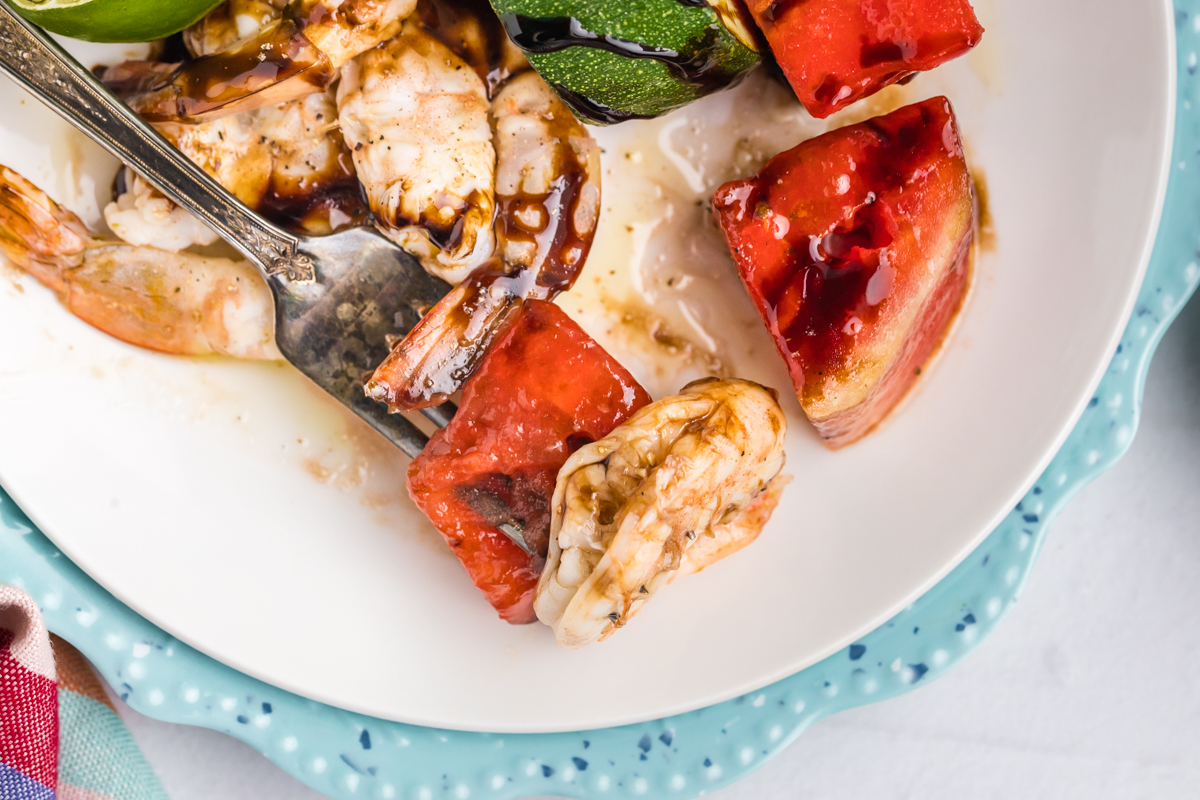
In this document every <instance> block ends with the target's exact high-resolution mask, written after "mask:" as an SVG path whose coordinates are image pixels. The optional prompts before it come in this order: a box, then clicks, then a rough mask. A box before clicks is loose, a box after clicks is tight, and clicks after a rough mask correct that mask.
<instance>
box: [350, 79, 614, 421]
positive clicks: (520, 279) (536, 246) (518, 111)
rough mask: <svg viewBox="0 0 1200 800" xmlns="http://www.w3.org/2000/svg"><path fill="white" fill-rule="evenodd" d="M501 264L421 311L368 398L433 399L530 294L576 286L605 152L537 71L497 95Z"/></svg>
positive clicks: (455, 383) (440, 397)
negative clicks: (425, 312)
mask: <svg viewBox="0 0 1200 800" xmlns="http://www.w3.org/2000/svg"><path fill="white" fill-rule="evenodd" d="M491 116H492V127H493V129H494V139H495V149H496V154H497V167H496V179H495V187H496V198H497V201H498V206H499V209H500V210H499V214H498V215H497V219H496V223H495V228H496V237H497V239H498V241H499V245H500V247H499V250H500V257H501V258H500V260H493V261H491V262H489V263H487V264H485V265H484V266H482V267H479V268H478V269H476V270H475V271H474V272H472V273H471V274H470V276H469V277H468V278H467V279H466V280H465V281H463V282H462V283H461V284H460V285H459V286H458V287H457V288H456V289H455V290H454V291H452V292H451V293H450V294H448V295H446V297H444V298H443V299H442V300H441V301H440V302H439V303H438V304H437V305H436V306H434V307H433V309H432V310H431V311H430V312H429V313H428V314H426V315H425V317H424V319H422V320H421V322H420V323H418V324H417V326H416V327H415V328H413V330H412V331H411V332H410V333H409V335H408V336H407V337H405V339H404V340H403V341H402V342H401V343H400V344H399V345H398V346H397V347H396V349H394V350H393V351H392V352H391V353H390V354H389V356H388V358H387V360H385V361H384V363H383V364H382V365H381V366H380V367H379V368H378V369H377V370H376V371H375V374H374V375H373V376H372V378H371V380H370V381H369V382H368V384H367V393H368V395H369V396H371V397H372V398H374V399H376V400H379V401H381V402H386V403H388V404H389V405H391V406H392V407H393V408H395V409H416V408H423V407H426V406H431V405H437V404H439V403H441V402H443V401H445V399H446V398H447V397H449V395H450V394H452V393H454V392H455V391H457V390H458V389H459V388H461V387H462V384H463V383H464V382H465V381H466V379H467V378H468V377H470V375H471V373H472V372H474V369H475V367H476V366H477V365H478V363H479V362H480V361H481V360H482V359H483V357H484V355H486V354H487V351H488V350H489V349H490V347H491V343H492V342H493V341H494V340H495V338H496V336H497V335H499V333H500V332H502V331H503V330H504V325H505V321H506V320H508V319H509V318H510V317H511V314H512V312H513V311H515V310H516V309H517V308H518V307H519V306H520V304H521V303H522V302H523V301H524V300H525V298H528V297H536V298H538V299H543V300H549V299H551V298H553V297H554V296H555V295H557V294H559V293H560V292H563V291H566V290H567V289H569V288H570V287H571V285H572V284H573V283H574V282H575V279H576V278H577V277H578V275H579V272H580V270H581V269H582V268H583V263H584V261H585V260H586V258H587V253H588V250H589V248H590V247H591V242H592V236H593V234H594V233H595V228H596V221H597V219H598V218H599V215H600V151H599V148H598V147H597V146H596V143H595V140H593V139H592V138H591V136H589V135H588V133H587V131H586V130H585V129H584V127H583V126H582V125H580V124H579V122H578V121H577V120H576V119H575V117H574V116H573V115H572V114H571V112H570V111H569V110H568V109H567V107H566V106H564V105H563V104H562V103H561V102H560V101H559V100H558V98H557V97H556V96H555V95H554V92H553V91H552V90H551V89H550V87H549V86H547V85H546V83H545V81H543V80H542V79H541V78H540V77H538V75H537V74H536V73H533V72H526V73H523V74H522V75H520V76H518V77H516V78H513V79H512V80H511V81H510V82H509V83H508V84H507V85H506V86H505V87H504V88H503V89H502V90H501V91H500V92H499V94H497V95H496V98H495V100H493V101H492V110H491Z"/></svg>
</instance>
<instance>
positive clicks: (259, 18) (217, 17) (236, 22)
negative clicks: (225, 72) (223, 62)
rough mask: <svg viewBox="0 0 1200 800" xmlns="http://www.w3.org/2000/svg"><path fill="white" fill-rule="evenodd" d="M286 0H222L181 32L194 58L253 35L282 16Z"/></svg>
mask: <svg viewBox="0 0 1200 800" xmlns="http://www.w3.org/2000/svg"><path fill="white" fill-rule="evenodd" d="M286 6H287V0H225V2H224V3H221V5H219V6H217V7H216V8H214V9H213V10H212V11H210V12H208V13H207V14H205V15H204V18H203V19H201V20H200V21H199V22H197V23H196V24H194V25H192V26H191V27H190V28H188V29H187V30H185V31H184V32H183V44H184V46H185V47H186V48H187V49H188V52H189V53H191V54H192V57H193V58H199V57H201V56H211V55H213V54H214V53H219V52H221V51H222V50H228V49H229V48H230V47H231V46H232V45H234V44H236V43H238V42H240V41H242V40H243V39H248V38H249V37H251V36H254V35H255V34H257V33H258V32H259V31H261V30H262V29H263V28H265V27H267V26H268V25H270V24H271V23H272V22H274V21H275V20H277V19H279V18H280V16H282V11H283V9H284V8H285V7H286Z"/></svg>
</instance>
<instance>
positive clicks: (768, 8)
mask: <svg viewBox="0 0 1200 800" xmlns="http://www.w3.org/2000/svg"><path fill="white" fill-rule="evenodd" d="M747 5H748V6H749V9H750V13H751V15H752V16H753V17H754V20H755V21H756V22H757V23H758V25H759V27H760V28H762V31H763V34H764V35H765V36H766V38H767V42H768V43H769V44H770V46H771V52H772V53H774V55H775V59H776V60H777V61H778V62H779V66H780V68H781V69H782V70H783V74H784V75H786V76H787V79H788V82H789V83H790V84H791V85H792V88H793V89H794V90H795V91H796V96H797V97H799V98H800V102H801V103H803V104H804V107H805V108H807V109H808V110H809V113H811V114H812V115H813V116H814V117H819V118H821V119H824V118H825V117H828V116H829V115H830V114H832V113H833V112H835V111H837V110H838V109H840V108H845V107H846V106H848V105H850V104H851V103H854V102H856V101H858V100H861V99H862V98H864V97H867V96H868V95H872V94H874V93H875V92H878V91H879V90H880V89H882V88H884V87H885V86H888V85H890V84H893V83H896V82H897V81H900V80H903V79H905V78H907V77H909V76H911V75H913V74H914V73H917V72H923V71H925V70H930V69H933V68H934V67H936V66H938V65H939V64H943V63H945V62H946V61H949V60H950V59H952V58H958V57H959V56H961V55H963V54H964V53H966V52H967V51H968V50H970V49H971V48H972V47H974V46H975V45H977V44H979V40H980V39H981V38H982V37H983V27H982V26H981V25H980V24H979V20H978V19H976V18H975V12H974V10H973V9H972V8H971V4H970V3H968V2H967V0H901V1H900V2H897V0H748V3H747Z"/></svg>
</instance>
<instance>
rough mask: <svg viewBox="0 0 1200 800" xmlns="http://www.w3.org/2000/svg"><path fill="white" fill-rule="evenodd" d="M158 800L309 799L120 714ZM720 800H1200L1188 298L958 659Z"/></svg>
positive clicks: (204, 744) (823, 730)
mask: <svg viewBox="0 0 1200 800" xmlns="http://www.w3.org/2000/svg"><path fill="white" fill-rule="evenodd" d="M121 712H122V715H123V716H124V717H125V719H126V720H127V721H128V722H129V724H130V726H131V728H132V729H133V733H134V735H135V736H136V737H137V740H138V741H139V742H140V743H141V745H142V747H143V748H144V749H145V751H146V754H147V756H148V757H149V759H150V762H151V763H152V764H153V765H154V766H155V768H156V769H157V771H158V774H159V776H160V777H161V778H162V780H163V782H164V784H165V785H166V788H167V791H168V793H169V794H170V796H171V797H172V799H173V800H209V799H210V798H221V799H222V800H284V798H287V800H316V799H317V798H320V797H321V795H319V794H317V793H316V792H314V791H312V790H310V789H308V788H306V787H304V786H302V785H301V784H300V783H298V782H296V781H295V780H293V779H292V778H290V777H288V776H287V775H285V774H284V773H283V772H281V771H280V770H278V769H277V768H276V767H274V766H273V765H272V764H270V763H269V762H268V761H267V760H266V759H264V758H263V757H262V756H260V755H258V753H256V752H255V751H253V750H252V749H250V748H249V747H246V746H245V745H242V744H240V743H239V742H236V741H234V740H233V739H230V738H228V737H226V736H223V735H221V734H218V733H213V732H211V731H206V730H199V729H193V728H185V727H179V726H174V725H167V724H164V723H159V722H155V721H153V720H150V719H147V718H146V717H142V716H140V715H139V714H137V713H135V712H133V711H132V710H130V709H128V708H124V707H123V708H122V709H121ZM713 796H715V797H718V798H720V799H721V800H743V798H744V799H745V800H751V799H752V798H753V800H763V799H764V798H803V800H809V799H810V798H811V799H812V800H817V799H818V798H820V799H821V800H841V799H843V798H845V799H847V800H849V799H850V798H867V797H869V798H872V799H873V800H891V798H921V800H926V799H929V800H938V799H940V798H946V800H983V799H984V798H988V799H990V798H1006V799H1007V798H1019V799H1020V800H1040V799H1041V798H1048V799H1049V798H1052V799H1053V800H1073V798H1080V799H1081V800H1085V799H1086V800H1107V799H1108V798H1112V799H1113V800H1118V799H1119V800H1129V799H1130V798H1154V800H1168V799H1170V798H1189V799H1191V798H1196V797H1200V300H1198V301H1196V302H1193V303H1192V304H1191V305H1190V306H1188V307H1187V308H1186V309H1184V311H1183V314H1182V316H1181V318H1180V319H1179V321H1178V322H1177V323H1176V324H1175V326H1174V327H1173V328H1172V330H1171V331H1170V332H1169V333H1168V335H1167V338H1166V340H1165V341H1164V342H1163V344H1162V346H1161V347H1160V349H1159V353H1158V355H1157V356H1156V358H1155V361H1154V364H1153V366H1152V367H1151V370H1150V378H1149V382H1148V385H1147V387H1146V403H1145V407H1144V415H1143V418H1142V423H1141V429H1140V431H1139V432H1138V436H1137V439H1136V440H1135V441H1134V443H1133V447H1132V448H1131V450H1130V452H1129V454H1128V455H1127V456H1126V457H1125V458H1124V460H1122V461H1121V462H1120V463H1119V464H1117V466H1116V467H1115V468H1114V469H1112V470H1111V471H1110V472H1108V473H1107V474H1105V475H1104V476H1102V477H1101V478H1100V479H1099V480H1097V481H1096V482H1095V483H1093V484H1092V485H1091V486H1089V487H1088V488H1086V489H1085V490H1084V491H1083V492H1082V493H1081V494H1080V495H1079V496H1078V497H1077V498H1076V499H1075V500H1074V501H1073V502H1072V503H1071V504H1070V506H1069V507H1068V508H1067V510H1066V512H1064V513H1063V515H1062V516H1061V517H1060V518H1059V520H1058V521H1057V523H1056V524H1055V526H1054V528H1053V530H1052V531H1051V532H1050V535H1049V538H1048V540H1047V542H1046V546H1045V548H1044V550H1043V552H1042V555H1041V557H1040V559H1039V561H1038V564H1037V566H1036V568H1035V569H1034V572H1033V577H1032V579H1031V581H1030V583H1029V586H1028V588H1027V589H1026V592H1025V594H1024V595H1023V596H1022V597H1021V601H1020V602H1019V603H1018V604H1017V606H1016V608H1015V609H1014V610H1013V611H1012V613H1011V614H1010V615H1009V617H1008V619H1007V620H1006V621H1005V622H1004V624H1002V625H1001V626H1000V629H999V630H998V631H997V633H996V634H995V635H994V636H992V637H991V638H990V639H988V640H987V641H986V642H985V643H984V644H983V646H982V647H981V648H980V649H979V650H978V651H977V652H976V653H975V654H974V655H972V656H971V657H970V658H968V659H967V660H966V661H965V662H964V663H963V664H962V665H960V666H959V667H958V668H957V669H955V670H953V671H952V672H950V673H949V674H948V675H947V676H945V677H943V678H941V679H940V680H938V681H936V682H933V683H931V684H929V685H927V686H925V687H923V688H921V689H919V690H917V691H915V692H911V693H909V694H907V695H904V696H903V697H900V698H897V699H895V700H889V701H886V702H883V703H878V704H876V705H871V706H867V707H864V708H859V709H855V710H852V711H849V712H847V713H844V714H840V715H838V716H835V717H832V718H830V719H827V720H825V721H824V722H821V723H819V724H817V725H816V726H815V727H813V728H812V729H811V730H809V731H808V732H807V733H805V734H804V735H802V736H801V737H800V738H799V740H797V742H796V743H795V744H793V745H792V746H791V747H790V748H789V749H788V750H787V751H785V752H784V753H783V754H782V755H780V756H779V757H778V758H776V759H775V760H774V761H772V762H770V763H769V764H768V765H767V766H766V767H764V768H763V769H761V770H760V771H758V772H757V773H755V774H754V775H752V776H750V777H749V778H747V779H746V780H744V781H742V782H741V783H738V784H735V785H734V786H732V787H729V788H727V789H725V790H723V791H721V792H718V793H716V794H715V795H713Z"/></svg>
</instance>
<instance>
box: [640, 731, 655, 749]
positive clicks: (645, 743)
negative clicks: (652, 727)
mask: <svg viewBox="0 0 1200 800" xmlns="http://www.w3.org/2000/svg"><path fill="white" fill-rule="evenodd" d="M653 746H654V742H652V741H650V734H648V733H644V734H642V738H641V739H638V747H639V748H641V750H642V752H643V753H649V752H650V748H651V747H653Z"/></svg>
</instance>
